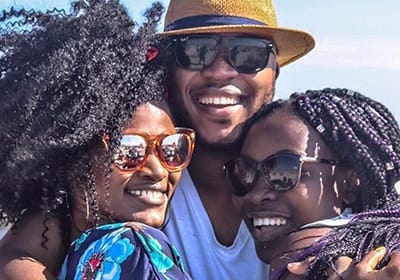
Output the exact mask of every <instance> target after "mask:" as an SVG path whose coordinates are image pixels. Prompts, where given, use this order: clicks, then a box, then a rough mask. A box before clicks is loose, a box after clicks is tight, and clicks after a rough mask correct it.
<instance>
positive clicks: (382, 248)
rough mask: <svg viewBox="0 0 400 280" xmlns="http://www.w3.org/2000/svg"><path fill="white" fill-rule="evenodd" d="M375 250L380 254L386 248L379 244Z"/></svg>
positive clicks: (384, 251)
mask: <svg viewBox="0 0 400 280" xmlns="http://www.w3.org/2000/svg"><path fill="white" fill-rule="evenodd" d="M375 252H377V253H380V254H385V253H386V248H385V247H384V246H380V247H378V248H376V249H375Z"/></svg>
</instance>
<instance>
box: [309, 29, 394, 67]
mask: <svg viewBox="0 0 400 280" xmlns="http://www.w3.org/2000/svg"><path fill="white" fill-rule="evenodd" d="M304 63H305V64H309V65H314V66H323V67H346V68H360V67H368V68H377V69H384V70H390V71H392V70H399V71H400V38H398V37H395V38H393V37H389V38H388V37H384V38H379V37H365V36H363V37H340V38H332V37H329V38H319V40H318V44H317V46H316V49H315V50H314V51H313V52H311V54H310V55H309V56H307V57H306V58H305V59H304Z"/></svg>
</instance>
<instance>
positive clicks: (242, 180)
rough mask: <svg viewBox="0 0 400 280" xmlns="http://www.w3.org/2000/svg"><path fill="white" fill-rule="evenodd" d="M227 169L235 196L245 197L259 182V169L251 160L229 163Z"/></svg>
mask: <svg viewBox="0 0 400 280" xmlns="http://www.w3.org/2000/svg"><path fill="white" fill-rule="evenodd" d="M226 167H227V170H226V172H227V177H228V178H229V181H230V183H231V186H232V190H233V193H234V194H235V195H238V196H243V195H245V194H246V193H248V192H249V191H250V190H251V189H252V188H253V186H254V184H255V183H256V182H257V178H258V176H257V167H256V166H255V165H254V162H253V161H251V160H250V159H247V158H237V159H235V160H233V161H231V162H229V163H228V165H227V166H226Z"/></svg>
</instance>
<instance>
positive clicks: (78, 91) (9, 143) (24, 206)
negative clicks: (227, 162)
mask: <svg viewBox="0 0 400 280" xmlns="http://www.w3.org/2000/svg"><path fill="white" fill-rule="evenodd" d="M163 11H164V8H163V6H162V5H161V4H160V3H158V2H155V3H153V5H152V7H151V8H149V9H148V10H147V11H146V13H145V20H144V22H143V23H142V24H138V23H137V22H134V21H133V20H132V19H131V18H130V17H129V16H128V14H127V11H126V10H125V8H124V7H123V6H122V5H121V4H120V3H119V1H117V0H108V1H107V0H81V1H76V2H73V3H71V12H69V13H66V12H65V11H64V10H57V9H54V10H51V11H46V12H41V11H36V10H29V11H27V10H24V9H20V10H17V9H14V8H11V9H9V10H8V11H3V13H2V15H1V16H0V115H1V118H0V131H1V136H0V143H1V145H0V225H1V224H2V225H8V224H14V223H17V222H18V221H19V220H20V219H21V217H22V215H23V213H24V212H25V211H28V212H40V213H42V214H43V215H44V216H45V217H46V218H50V217H57V218H59V219H61V220H62V221H64V222H65V223H62V224H63V225H65V226H66V229H68V228H70V226H71V222H70V220H69V218H68V217H69V203H68V201H69V200H70V195H71V185H72V182H79V183H80V185H81V186H82V188H85V189H86V190H87V191H88V193H89V194H90V197H89V198H90V203H91V204H92V205H96V204H97V201H96V192H95V188H94V176H93V174H92V172H91V170H92V169H91V167H92V165H93V162H92V159H91V158H90V155H89V147H91V145H93V144H95V143H97V142H99V141H100V139H101V136H102V135H103V134H104V133H110V134H111V135H113V138H116V139H119V138H120V137H119V136H120V133H121V130H122V129H123V127H124V126H125V125H126V124H127V122H128V121H129V119H130V117H131V115H132V112H133V110H134V109H135V107H136V106H137V105H138V104H141V103H143V102H145V101H149V100H159V99H160V97H161V95H162V93H163V92H164V87H165V86H164V85H165V78H166V67H165V61H164V58H163V56H162V52H160V54H159V55H158V56H157V57H156V58H155V59H151V61H150V59H149V58H148V57H147V58H146V54H148V49H149V48H150V49H151V47H157V45H158V44H159V41H160V38H158V36H157V35H156V27H157V24H158V22H159V21H160V18H161V15H162V13H163ZM115 145H117V143H114V146H112V147H111V150H112V149H113V147H115ZM105 164H106V163H105ZM108 175H109V174H108ZM105 176H107V174H105ZM91 209H92V210H93V211H95V212H96V211H97V208H96V207H92V208H91ZM92 214H93V215H94V216H95V217H98V213H92ZM47 220H48V219H47ZM44 228H46V222H44ZM44 232H45V229H44ZM64 232H69V230H68V231H67V230H64ZM66 240H67V238H66Z"/></svg>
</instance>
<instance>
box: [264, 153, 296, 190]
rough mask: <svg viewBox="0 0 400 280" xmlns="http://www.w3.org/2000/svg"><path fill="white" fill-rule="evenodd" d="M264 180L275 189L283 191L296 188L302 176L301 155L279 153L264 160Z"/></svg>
mask: <svg viewBox="0 0 400 280" xmlns="http://www.w3.org/2000/svg"><path fill="white" fill-rule="evenodd" d="M263 168H264V170H263V171H264V172H263V173H264V176H265V177H264V181H265V183H266V184H267V185H268V187H269V188H270V189H272V190H274V191H278V192H282V191H288V190H290V189H292V188H294V187H295V186H296V185H297V183H298V181H299V179H300V178H299V176H300V157H297V156H294V155H291V154H279V155H276V156H274V157H271V158H267V159H266V160H265V161H264V162H263Z"/></svg>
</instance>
